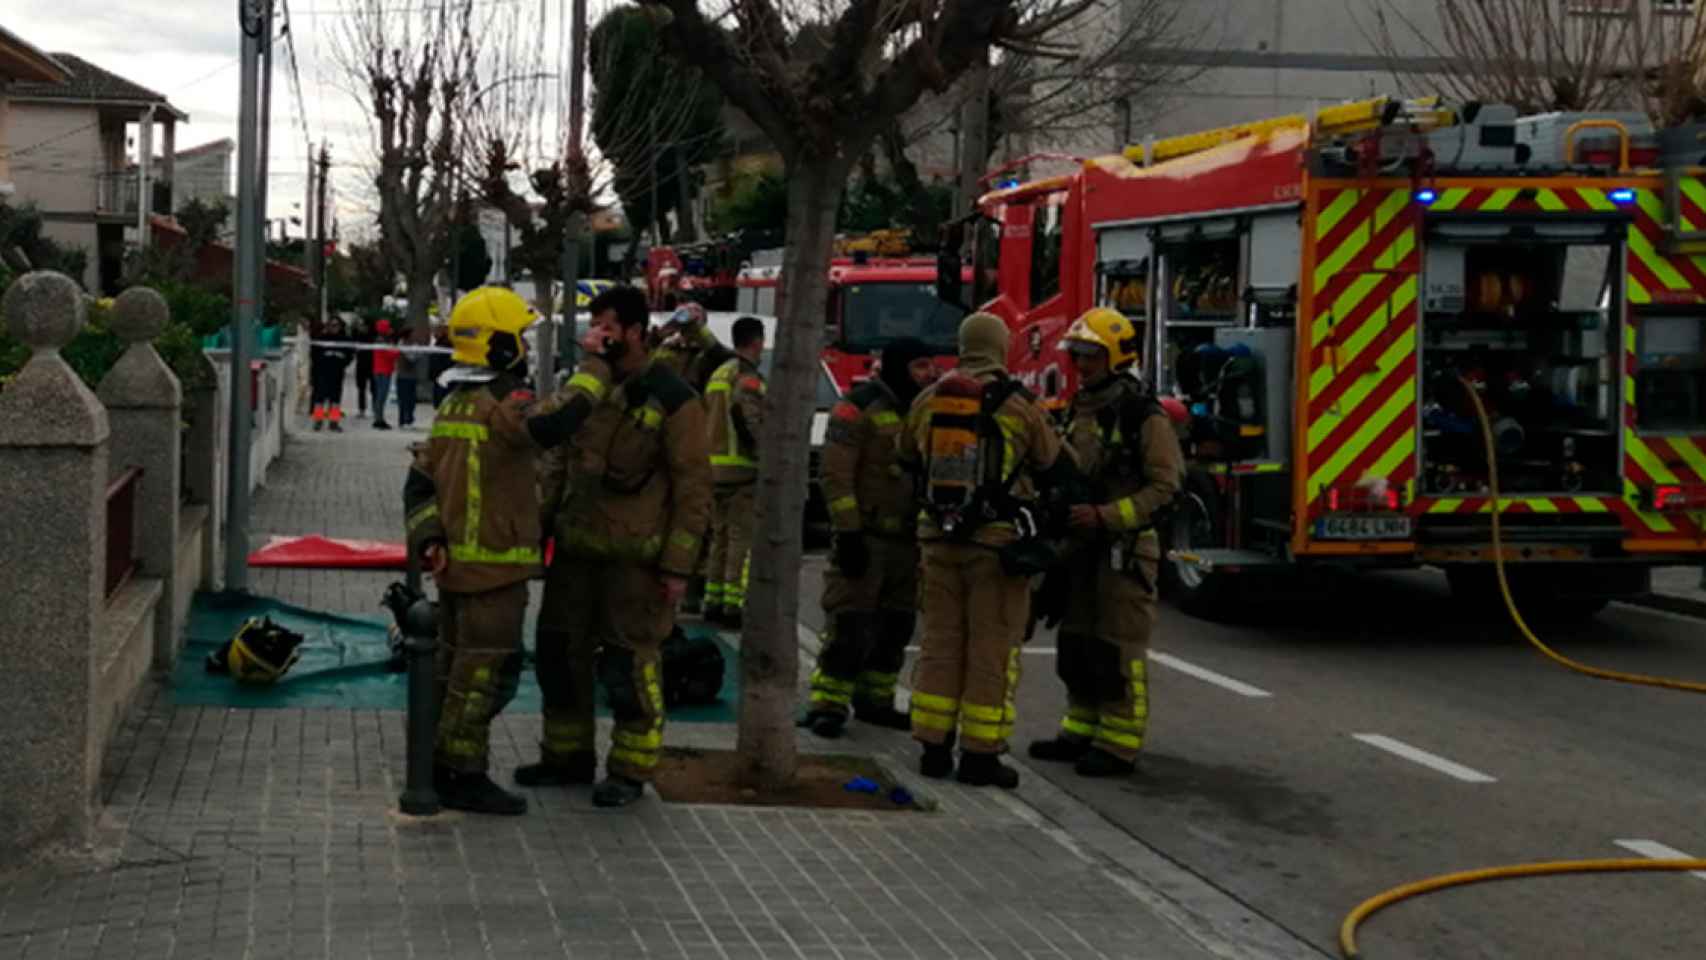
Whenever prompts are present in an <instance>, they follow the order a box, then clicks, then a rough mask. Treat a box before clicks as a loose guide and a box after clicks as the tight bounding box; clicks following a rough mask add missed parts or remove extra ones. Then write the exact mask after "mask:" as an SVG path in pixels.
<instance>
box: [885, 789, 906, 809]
mask: <svg viewBox="0 0 1706 960" xmlns="http://www.w3.org/2000/svg"><path fill="white" fill-rule="evenodd" d="M889 802H890V803H893V804H894V805H895V806H897V807H910V806H912V793H911V791H909V790H907V789H906V788H905V787H895V788H894V789H893V790H890V791H889Z"/></svg>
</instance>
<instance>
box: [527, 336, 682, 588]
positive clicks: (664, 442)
mask: <svg viewBox="0 0 1706 960" xmlns="http://www.w3.org/2000/svg"><path fill="white" fill-rule="evenodd" d="M558 396H559V397H563V396H565V394H559V395H558ZM698 399H699V398H698V396H697V395H696V394H695V393H694V392H693V389H692V388H691V387H689V386H688V385H687V384H686V383H684V382H683V381H682V380H681V378H680V377H678V376H676V375H675V374H674V373H673V372H671V371H670V370H669V368H668V367H666V366H664V365H662V364H660V363H658V362H656V361H655V360H654V361H653V362H652V363H651V364H649V365H648V366H647V367H646V368H645V369H643V370H641V371H639V372H637V373H634V374H632V375H631V376H629V377H628V378H627V379H626V380H624V381H623V382H622V383H620V384H618V385H617V386H616V387H614V388H612V389H611V390H610V391H609V392H608V393H607V394H606V395H605V396H604V397H603V399H602V400H601V401H600V402H599V403H598V404H597V405H596V406H595V407H593V409H592V411H591V413H590V414H589V415H588V417H587V419H586V422H585V424H584V425H582V426H581V428H580V430H579V432H578V433H576V435H575V437H574V439H573V440H572V441H571V442H570V443H569V444H568V446H566V447H564V448H562V449H560V450H554V451H552V452H551V453H550V454H549V455H547V456H546V458H545V469H544V471H543V474H542V477H541V486H542V492H541V497H542V500H543V502H542V503H541V508H542V510H543V517H544V518H545V522H546V523H548V524H549V525H550V529H551V530H552V531H553V533H554V534H555V537H556V542H557V551H558V554H559V555H561V556H567V557H580V558H617V559H623V560H628V561H632V562H637V563H641V564H646V565H651V566H654V567H655V568H656V569H657V570H658V571H659V572H661V573H665V574H670V575H673V576H681V577H687V576H691V575H692V574H693V568H694V565H695V564H696V562H697V561H698V558H699V547H700V543H701V541H702V539H703V538H704V536H705V527H706V524H707V522H708V521H709V517H710V512H711V484H710V477H709V473H710V469H711V466H710V458H709V454H708V452H707V450H706V434H705V411H704V407H703V405H702V404H700V403H699V402H698ZM529 479H531V477H530V478H529ZM537 516H538V515H537V514H536V517H537ZM533 522H534V523H535V524H538V523H539V522H540V521H539V520H538V519H535V520H534V521H533Z"/></svg>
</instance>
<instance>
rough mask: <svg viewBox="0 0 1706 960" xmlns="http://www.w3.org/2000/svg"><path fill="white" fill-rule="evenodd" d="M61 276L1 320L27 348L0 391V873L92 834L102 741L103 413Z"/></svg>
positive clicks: (73, 291)
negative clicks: (98, 689) (76, 350)
mask: <svg viewBox="0 0 1706 960" xmlns="http://www.w3.org/2000/svg"><path fill="white" fill-rule="evenodd" d="M87 310H88V308H87V306H86V304H85V301H84V299H83V292H82V291H81V290H79V289H78V288H77V285H76V284H74V283H72V282H71V281H70V280H69V279H67V278H65V277H64V276H62V275H60V274H57V273H48V272H36V273H28V274H25V275H24V276H22V277H19V278H18V279H17V280H16V281H15V282H13V284H12V286H11V287H10V288H9V289H8V290H7V291H6V296H5V299H4V301H3V302H0V312H3V313H4V314H5V321H6V329H7V332H9V333H10V334H11V335H12V336H13V337H14V338H15V339H17V340H19V341H21V342H22V343H23V344H25V345H26V346H28V347H29V348H30V350H31V357H30V360H29V362H28V363H27V364H26V365H25V366H24V369H23V370H22V371H20V372H19V373H18V376H17V377H16V379H14V380H13V381H12V382H11V383H10V384H9V385H8V386H7V387H6V389H5V390H4V391H0V503H3V504H5V505H6V507H5V514H6V518H7V520H6V544H5V549H3V550H0V583H4V584H5V585H6V588H5V590H4V591H0V864H10V863H15V862H17V861H18V860H19V859H20V858H21V857H23V856H25V855H27V854H29V853H31V852H33V851H36V850H39V849H41V848H42V847H43V846H45V845H48V844H52V843H73V844H81V843H83V842H86V840H87V839H88V831H89V824H90V822H91V818H92V811H93V809H94V805H95V800H96V791H97V788H98V782H99V774H100V765H101V756H100V743H101V740H102V732H101V731H98V730H96V729H95V710H94V706H95V676H96V673H95V644H96V638H97V635H98V631H99V629H100V627H101V619H102V616H103V611H104V607H105V593H106V589H105V588H106V514H107V499H106V491H107V480H108V474H107V437H108V428H107V414H106V411H105V410H103V409H102V408H101V404H100V402H99V401H98V400H96V399H95V395H94V394H93V393H90V392H89V388H87V387H85V386H84V385H83V383H82V381H81V380H79V379H77V375H76V374H75V373H73V372H72V371H71V368H70V367H69V366H67V365H66V363H65V361H64V360H63V359H61V358H60V356H59V350H60V348H61V347H63V346H65V345H66V344H67V343H70V342H71V339H72V337H75V336H76V335H77V331H79V330H81V329H82V327H83V324H84V322H85V320H86V318H87Z"/></svg>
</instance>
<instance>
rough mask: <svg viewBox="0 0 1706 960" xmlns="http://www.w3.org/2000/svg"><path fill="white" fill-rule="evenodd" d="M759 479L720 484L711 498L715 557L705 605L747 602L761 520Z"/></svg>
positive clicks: (708, 575)
mask: <svg viewBox="0 0 1706 960" xmlns="http://www.w3.org/2000/svg"><path fill="white" fill-rule="evenodd" d="M757 489H758V485H757V484H755V483H747V484H743V485H741V486H738V487H718V488H717V490H716V493H715V495H714V496H713V497H712V500H711V559H710V564H709V569H708V572H707V573H706V575H705V609H707V610H714V609H716V608H717V607H725V608H728V609H730V610H739V609H741V608H742V607H744V606H746V578H747V559H748V556H749V554H750V552H751V550H752V528H753V524H754V522H755V521H756V520H757V517H756V515H755V512H756V509H757V496H756V494H757Z"/></svg>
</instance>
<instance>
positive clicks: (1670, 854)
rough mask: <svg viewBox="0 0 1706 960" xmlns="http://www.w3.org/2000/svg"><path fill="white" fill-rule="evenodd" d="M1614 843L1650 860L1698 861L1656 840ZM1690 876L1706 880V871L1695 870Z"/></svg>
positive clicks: (1618, 841) (1616, 841)
mask: <svg viewBox="0 0 1706 960" xmlns="http://www.w3.org/2000/svg"><path fill="white" fill-rule="evenodd" d="M1612 842H1613V843H1616V844H1617V845H1618V846H1620V847H1622V848H1623V849H1625V850H1629V851H1632V852H1634V853H1638V854H1640V855H1641V856H1643V857H1646V858H1647V859H1648V860H1695V859H1698V858H1696V857H1693V856H1690V855H1689V854H1686V853H1683V852H1682V851H1681V850H1678V849H1676V848H1675V847H1667V846H1665V845H1664V844H1662V843H1659V842H1658V841H1656V840H1614V841H1612ZM1688 875H1689V876H1691V877H1694V878H1696V879H1700V880H1706V870H1694V871H1691V872H1690V873H1689V874H1688Z"/></svg>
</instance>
